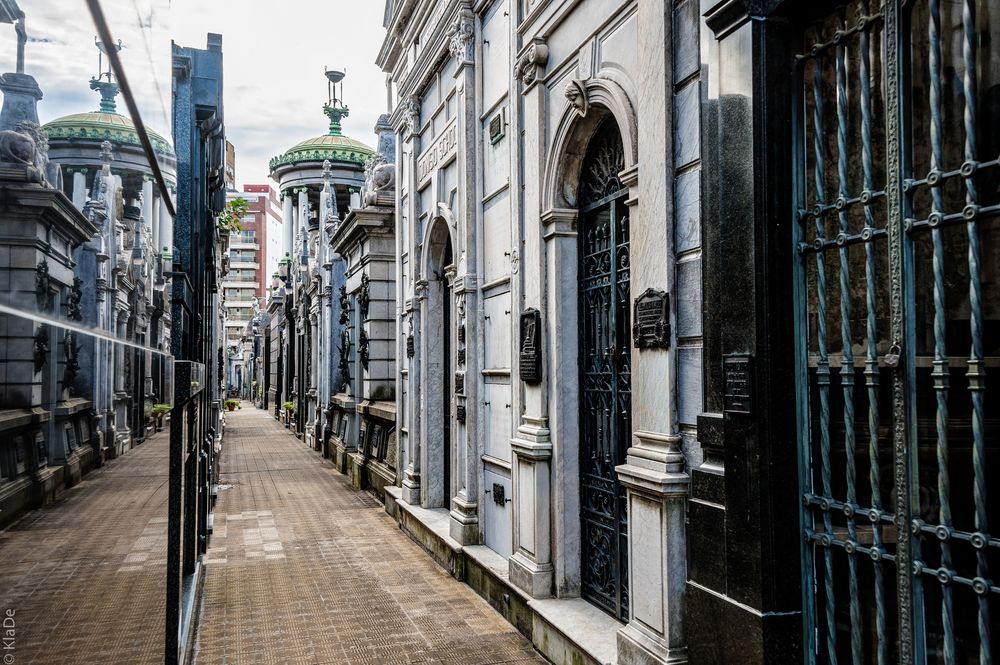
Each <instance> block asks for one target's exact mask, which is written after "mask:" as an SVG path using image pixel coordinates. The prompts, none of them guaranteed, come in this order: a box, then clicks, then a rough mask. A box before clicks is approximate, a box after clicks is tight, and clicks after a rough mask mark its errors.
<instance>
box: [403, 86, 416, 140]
mask: <svg viewBox="0 0 1000 665" xmlns="http://www.w3.org/2000/svg"><path fill="white" fill-rule="evenodd" d="M403 126H404V127H406V133H407V134H416V133H417V132H419V131H420V100H419V99H417V96H416V95H410V96H409V97H408V98H407V100H406V102H405V105H404V106H403Z"/></svg>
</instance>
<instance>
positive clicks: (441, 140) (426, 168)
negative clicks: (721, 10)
mask: <svg viewBox="0 0 1000 665" xmlns="http://www.w3.org/2000/svg"><path fill="white" fill-rule="evenodd" d="M457 148H458V124H457V123H456V121H455V120H454V119H453V120H452V121H451V122H450V123H449V124H448V126H447V127H445V128H444V130H443V131H442V132H441V133H440V134H438V136H437V138H435V139H434V142H433V143H431V145H430V147H429V148H427V150H424V151H423V153H421V155H420V158H419V159H418V160H417V178H418V179H419V180H420V184H421V185H422V184H423V183H424V182H426V181H427V180H428V179H429V178H430V177H431V174H432V173H434V171H435V170H436V169H437V168H438V167H439V166H441V165H442V164H445V163H446V162H447V161H448V160H449V159H451V158H452V157H453V156H454V155H455V153H456V151H457Z"/></svg>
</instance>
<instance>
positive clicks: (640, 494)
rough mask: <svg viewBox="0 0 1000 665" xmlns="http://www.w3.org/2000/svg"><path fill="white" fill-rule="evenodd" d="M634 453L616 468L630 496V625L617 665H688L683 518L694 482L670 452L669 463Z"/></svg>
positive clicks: (621, 635)
mask: <svg viewBox="0 0 1000 665" xmlns="http://www.w3.org/2000/svg"><path fill="white" fill-rule="evenodd" d="M633 450H634V449H633ZM633 450H630V451H629V457H628V462H627V463H626V464H623V465H621V466H618V467H615V470H616V471H617V472H618V480H619V482H620V483H621V484H622V485H623V486H624V487H625V489H626V491H627V497H628V518H629V543H628V558H629V562H628V564H629V565H628V569H629V577H628V578H629V622H628V625H627V626H625V627H624V628H623V629H622V630H620V631H619V632H618V663H619V665H666V664H668V663H670V664H673V663H686V662H687V648H686V642H685V638H684V623H683V622H684V592H685V590H686V588H687V541H686V535H685V531H684V518H685V502H686V499H687V494H688V485H689V482H690V480H689V477H688V475H687V474H686V473H684V472H683V470H682V469H683V462H682V461H681V460H680V459H674V458H675V457H679V454H676V453H673V452H672V451H671V452H667V451H670V449H669V448H668V449H667V451H664V452H665V453H666V459H665V461H666V463H665V464H657V463H655V462H653V461H652V460H650V458H649V456H643V457H640V456H638V455H636V456H633Z"/></svg>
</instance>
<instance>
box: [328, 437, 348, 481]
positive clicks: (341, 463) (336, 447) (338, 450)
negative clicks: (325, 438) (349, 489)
mask: <svg viewBox="0 0 1000 665" xmlns="http://www.w3.org/2000/svg"><path fill="white" fill-rule="evenodd" d="M330 448H331V452H332V454H331V460H332V461H333V465H334V466H335V467H337V471H340V472H341V473H342V474H344V475H347V462H348V460H347V456H348V455H349V454H350V453H352V452H354V451H353V450H352V449H349V448H348V447H347V445H345V444H344V442H343V441H341V440H340V439H338V438H334V439H333V444H332V445H331V447H330Z"/></svg>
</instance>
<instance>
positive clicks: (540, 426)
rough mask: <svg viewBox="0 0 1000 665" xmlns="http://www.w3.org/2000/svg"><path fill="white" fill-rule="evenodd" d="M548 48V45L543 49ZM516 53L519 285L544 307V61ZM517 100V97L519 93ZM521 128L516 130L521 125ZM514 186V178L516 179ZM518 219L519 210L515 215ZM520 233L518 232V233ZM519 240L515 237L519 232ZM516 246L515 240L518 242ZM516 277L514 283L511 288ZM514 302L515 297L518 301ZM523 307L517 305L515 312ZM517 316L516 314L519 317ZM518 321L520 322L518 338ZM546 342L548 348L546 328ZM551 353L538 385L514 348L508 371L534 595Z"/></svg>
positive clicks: (548, 584)
mask: <svg viewBox="0 0 1000 665" xmlns="http://www.w3.org/2000/svg"><path fill="white" fill-rule="evenodd" d="M534 46H535V48H536V50H537V49H539V48H544V45H543V44H534ZM540 52H541V53H545V54H547V49H546V50H544V51H540ZM526 55H527V53H525V56H522V58H519V59H518V60H517V62H518V65H517V66H516V68H515V76H516V77H517V78H518V79H520V80H521V81H522V84H523V86H524V88H523V90H522V92H523V96H522V98H521V99H522V101H521V104H519V105H517V108H518V112H517V113H515V114H513V115H514V124H515V126H514V127H512V131H511V132H510V134H511V136H521V137H522V138H521V140H520V143H519V145H518V149H519V151H520V154H521V160H520V162H521V164H522V165H523V166H522V169H523V170H522V174H523V176H522V177H523V179H524V180H523V183H522V185H523V189H522V197H521V201H520V205H521V206H522V208H521V211H520V215H519V218H520V220H521V223H522V225H523V226H522V228H523V232H522V233H521V234H519V235H520V238H521V250H520V251H521V257H520V265H521V269H520V270H519V272H518V274H517V275H516V277H517V286H518V287H519V288H520V290H521V296H522V297H521V299H520V302H523V303H524V307H525V308H528V307H533V308H535V309H537V310H539V311H540V312H545V316H548V312H546V307H545V296H544V294H545V262H544V260H543V259H542V242H541V241H542V234H541V232H540V231H541V220H540V219H539V212H540V210H541V207H542V202H541V183H542V166H543V159H544V157H543V150H542V146H543V145H544V142H545V138H544V136H543V134H542V131H541V129H542V123H540V122H538V118H540V117H541V114H542V112H543V110H544V95H543V94H542V93H543V91H544V87H543V86H540V85H538V84H537V83H536V80H537V77H538V75H539V74H540V71H538V69H539V68H540V64H544V63H533V62H528V61H525V65H524V66H523V67H522V66H521V64H520V63H521V61H522V60H524V59H525V57H526ZM514 99H516V98H514ZM519 128H520V129H521V130H523V133H522V132H519V131H518V129H519ZM512 186H514V187H516V182H515V183H512ZM515 218H517V217H515ZM516 235H518V234H516ZM515 240H516V239H515ZM514 247H515V248H516V247H517V244H515V245H514ZM513 286H514V284H513V283H512V288H513ZM515 302H516V301H515ZM515 314H518V315H519V314H520V312H515ZM519 320H520V319H519V316H515V318H514V321H515V322H519ZM546 325H547V322H546V321H542V330H543V331H545V330H546ZM518 333H519V327H518V326H517V323H515V328H514V334H515V338H516V336H517V334H518ZM542 335H543V339H542V349H545V348H546V344H545V339H544V335H545V333H544V332H543V333H542ZM548 361H549V358H545V357H544V356H543V357H542V363H543V369H542V380H541V382H539V383H537V384H528V383H521V382H520V381H519V368H518V365H519V358H518V353H516V352H515V353H514V355H513V358H512V365H513V367H512V368H511V371H512V372H513V374H514V376H513V377H512V379H513V380H515V381H518V383H519V385H520V386H521V388H522V390H521V404H522V411H521V419H520V422H519V423H518V427H517V430H516V432H515V433H514V437H513V438H512V439H511V442H510V444H511V451H512V452H513V455H514V459H513V465H514V466H513V470H512V473H511V477H512V480H513V492H512V494H513V496H512V501H513V503H512V507H513V511H514V513H513V518H514V519H513V525H512V527H513V550H514V553H513V555H512V556H511V558H510V559H509V564H508V565H509V574H510V580H511V582H512V583H513V584H514V585H516V586H517V587H518V588H520V589H522V590H523V591H525V592H526V593H528V594H529V595H531V596H532V597H533V598H547V597H549V596H551V595H552V589H553V566H552V530H551V522H552V520H551V517H550V515H551V505H552V504H551V501H552V496H551V480H550V479H551V473H552V470H551V465H552V438H551V436H550V433H549V427H548V408H547V395H548V379H549V372H548V371H546V368H545V364H546V363H547V362H548Z"/></svg>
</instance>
